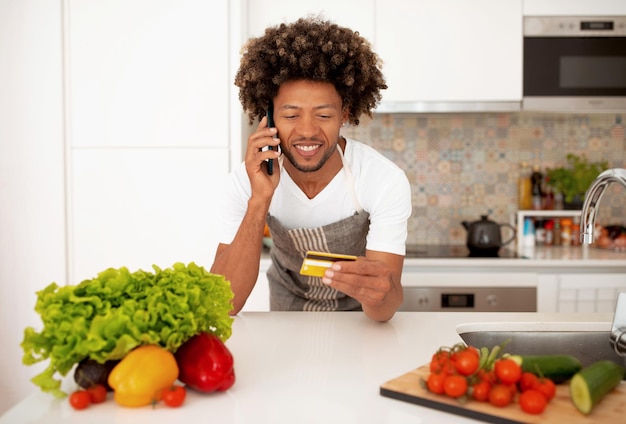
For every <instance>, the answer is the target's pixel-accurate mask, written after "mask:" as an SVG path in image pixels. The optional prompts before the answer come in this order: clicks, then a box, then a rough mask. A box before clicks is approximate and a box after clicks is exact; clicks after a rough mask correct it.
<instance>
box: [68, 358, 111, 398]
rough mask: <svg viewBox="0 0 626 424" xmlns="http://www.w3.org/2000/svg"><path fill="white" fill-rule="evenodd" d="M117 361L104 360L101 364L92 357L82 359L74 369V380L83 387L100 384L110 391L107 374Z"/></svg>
mask: <svg viewBox="0 0 626 424" xmlns="http://www.w3.org/2000/svg"><path fill="white" fill-rule="evenodd" d="M119 362H120V361H106V362H105V363H103V364H101V363H99V362H98V361H96V360H94V359H89V358H87V359H83V360H82V361H80V362H79V363H78V366H76V369H75V370H74V381H75V382H76V384H78V385H79V386H80V387H82V388H83V389H87V388H89V387H91V386H94V385H96V384H102V385H103V386H104V387H106V389H107V391H109V392H110V391H112V390H113V389H112V388H111V386H109V381H108V380H109V374H111V371H113V368H115V366H116V365H117V364H118V363H119Z"/></svg>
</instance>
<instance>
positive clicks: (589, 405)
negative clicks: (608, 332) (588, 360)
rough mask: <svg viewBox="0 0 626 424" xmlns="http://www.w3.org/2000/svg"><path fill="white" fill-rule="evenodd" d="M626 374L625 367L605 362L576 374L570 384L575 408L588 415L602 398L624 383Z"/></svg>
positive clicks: (599, 362)
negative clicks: (623, 379) (625, 374)
mask: <svg viewBox="0 0 626 424" xmlns="http://www.w3.org/2000/svg"><path fill="white" fill-rule="evenodd" d="M625 372H626V370H625V369H624V367H622V366H620V365H618V364H616V363H615V362H612V361H606V360H605V361H598V362H596V363H594V364H592V365H589V366H588V367H586V368H585V369H583V370H581V371H580V372H578V373H576V374H575V375H574V377H572V381H570V384H569V388H570V396H571V398H572V402H573V403H574V406H576V408H578V410H579V411H580V412H582V413H583V414H585V415H588V414H589V413H591V411H592V410H593V408H594V407H595V406H596V405H597V404H598V403H600V401H601V400H602V398H603V397H604V396H605V395H606V394H607V393H609V392H610V391H611V390H613V389H614V388H615V387H616V386H617V385H618V384H619V383H620V382H621V381H622V378H623V377H624V373H625Z"/></svg>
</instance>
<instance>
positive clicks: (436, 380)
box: [426, 373, 446, 395]
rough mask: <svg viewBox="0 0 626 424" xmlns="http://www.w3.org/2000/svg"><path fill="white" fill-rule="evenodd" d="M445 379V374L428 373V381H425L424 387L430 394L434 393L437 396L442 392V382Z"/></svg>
mask: <svg viewBox="0 0 626 424" xmlns="http://www.w3.org/2000/svg"><path fill="white" fill-rule="evenodd" d="M445 378H446V374H435V373H430V375H429V376H428V379H427V380H426V387H428V390H429V391H431V392H432V393H436V394H438V395H440V394H442V393H443V392H444V390H443V381H444V380H445Z"/></svg>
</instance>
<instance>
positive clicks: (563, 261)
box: [404, 246, 626, 272]
mask: <svg viewBox="0 0 626 424" xmlns="http://www.w3.org/2000/svg"><path fill="white" fill-rule="evenodd" d="M517 253H518V255H519V256H520V257H517V258H508V257H503V258H469V257H455V258H409V257H407V258H405V260H404V266H405V268H412V267H415V268H420V269H423V268H424V267H432V268H442V269H448V270H457V269H463V268H482V269H507V270H510V271H514V270H522V271H530V270H545V269H557V270H559V271H566V272H567V271H568V270H570V271H572V270H582V269H586V270H594V269H595V270H601V271H603V272H610V271H611V272H626V252H616V251H613V250H605V249H599V248H596V247H589V246H569V247H563V246H549V247H534V248H528V249H526V250H523V251H520V252H517Z"/></svg>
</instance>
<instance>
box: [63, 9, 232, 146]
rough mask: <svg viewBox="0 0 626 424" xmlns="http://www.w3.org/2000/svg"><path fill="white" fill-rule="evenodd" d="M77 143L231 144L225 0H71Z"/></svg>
mask: <svg viewBox="0 0 626 424" xmlns="http://www.w3.org/2000/svg"><path fill="white" fill-rule="evenodd" d="M68 5H69V6H68V12H67V14H68V23H67V28H66V30H67V42H66V44H67V45H66V48H67V56H66V59H67V65H66V66H67V70H68V73H67V76H68V80H69V84H68V97H69V108H68V112H69V113H68V115H69V116H68V118H67V119H68V124H69V130H70V131H69V137H70V142H71V145H72V146H75V147H120V146H122V147H123V146H130V147H150V146H166V147H172V146H174V147H199V146H214V147H228V145H229V140H228V136H229V132H228V120H229V103H228V102H229V88H230V86H231V85H232V82H231V81H230V76H229V60H228V59H229V56H230V54H231V53H233V52H237V51H238V49H239V46H231V45H230V44H229V43H228V37H229V28H228V24H229V19H228V7H229V5H228V0H212V1H205V0H132V1H129V0H109V1H100V0H79V1H76V0H70V1H68Z"/></svg>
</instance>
